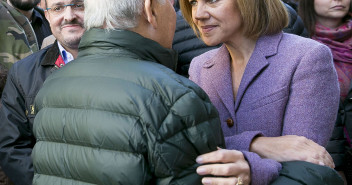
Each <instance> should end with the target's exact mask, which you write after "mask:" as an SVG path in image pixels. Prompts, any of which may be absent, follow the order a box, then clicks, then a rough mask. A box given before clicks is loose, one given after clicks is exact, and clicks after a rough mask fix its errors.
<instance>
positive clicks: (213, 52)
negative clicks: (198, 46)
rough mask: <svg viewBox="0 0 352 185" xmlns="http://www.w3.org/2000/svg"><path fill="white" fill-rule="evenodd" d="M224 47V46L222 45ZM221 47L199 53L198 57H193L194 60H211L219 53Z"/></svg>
mask: <svg viewBox="0 0 352 185" xmlns="http://www.w3.org/2000/svg"><path fill="white" fill-rule="evenodd" d="M220 48H222V47H220ZM220 48H215V49H212V50H209V51H207V52H205V53H203V54H201V55H198V56H196V57H194V58H193V60H192V62H193V61H197V62H198V61H202V62H203V63H204V62H206V61H207V60H210V59H212V58H213V57H214V56H216V55H217V53H218V52H219V50H220Z"/></svg>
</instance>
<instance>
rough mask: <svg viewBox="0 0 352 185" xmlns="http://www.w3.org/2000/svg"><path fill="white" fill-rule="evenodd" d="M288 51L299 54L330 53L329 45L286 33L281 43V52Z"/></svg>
mask: <svg viewBox="0 0 352 185" xmlns="http://www.w3.org/2000/svg"><path fill="white" fill-rule="evenodd" d="M280 51H281V52H288V53H291V54H294V55H297V56H304V55H306V56H307V55H311V56H314V55H330V49H329V47H328V46H326V45H324V44H322V43H320V42H318V41H316V40H313V39H310V38H305V37H301V36H297V35H293V34H288V33H284V34H283V36H282V39H281V42H280V45H279V52H280Z"/></svg>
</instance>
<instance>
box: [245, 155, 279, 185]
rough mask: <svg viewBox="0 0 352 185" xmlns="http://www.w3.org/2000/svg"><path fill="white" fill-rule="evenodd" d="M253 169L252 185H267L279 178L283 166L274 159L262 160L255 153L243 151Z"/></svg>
mask: <svg viewBox="0 0 352 185" xmlns="http://www.w3.org/2000/svg"><path fill="white" fill-rule="evenodd" d="M241 152H242V153H243V155H244V157H245V158H246V160H247V161H248V163H249V166H250V168H251V185H267V184H270V183H271V182H272V181H274V180H275V179H276V178H277V177H278V176H279V171H280V170H281V164H280V163H279V162H277V161H275V160H272V159H262V158H261V157H260V156H259V155H258V154H256V153H253V152H247V151H241Z"/></svg>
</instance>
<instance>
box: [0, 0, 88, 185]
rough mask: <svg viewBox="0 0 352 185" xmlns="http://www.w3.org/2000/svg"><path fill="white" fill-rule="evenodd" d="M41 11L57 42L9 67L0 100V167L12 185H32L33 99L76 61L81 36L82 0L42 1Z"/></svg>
mask: <svg viewBox="0 0 352 185" xmlns="http://www.w3.org/2000/svg"><path fill="white" fill-rule="evenodd" d="M65 4H69V5H66V6H64V5H65ZM45 7H46V11H45V16H46V18H47V20H48V21H49V23H50V26H51V30H52V33H53V35H54V36H55V37H56V38H57V41H56V42H55V43H54V44H52V45H51V46H48V47H46V48H44V49H42V50H40V51H38V52H36V53H34V54H32V55H30V56H28V57H26V58H24V59H22V60H20V61H18V62H16V63H15V64H14V65H13V66H12V68H11V70H10V72H9V74H8V79H7V82H6V85H5V88H4V91H3V93H2V98H1V104H3V105H2V107H1V108H0V130H1V134H0V166H2V167H3V170H4V172H5V173H6V174H7V175H8V176H9V178H10V179H11V181H13V182H14V184H16V185H27V184H28V185H29V184H32V179H33V165H32V159H31V153H32V148H33V146H34V143H35V138H34V136H33V132H32V128H33V121H34V117H35V114H34V110H33V108H34V98H35V97H36V95H37V93H38V91H39V89H40V88H41V87H42V84H43V82H44V81H45V79H46V78H47V77H48V76H49V75H51V74H52V73H54V72H55V71H56V70H57V69H59V68H61V67H63V66H65V64H67V63H68V62H70V61H71V60H73V59H74V58H76V57H77V53H78V45H79V42H80V39H81V37H82V35H83V32H84V22H83V19H84V4H83V0H75V1H67V0H46V1H45Z"/></svg>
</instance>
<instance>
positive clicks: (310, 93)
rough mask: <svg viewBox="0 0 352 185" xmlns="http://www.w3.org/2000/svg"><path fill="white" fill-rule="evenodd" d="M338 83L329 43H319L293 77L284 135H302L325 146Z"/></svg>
mask: <svg viewBox="0 0 352 185" xmlns="http://www.w3.org/2000/svg"><path fill="white" fill-rule="evenodd" d="M339 98H340V93H339V85H338V80H337V74H336V71H335V68H334V65H333V60H332V55H331V52H330V50H329V48H328V47H326V46H324V45H318V47H315V48H312V50H311V51H310V52H307V54H306V55H305V56H304V57H303V58H302V60H301V62H300V63H299V65H298V66H297V69H296V71H295V74H294V76H293V78H292V85H291V87H290V97H289V101H288V103H287V106H286V112H285V115H284V116H285V119H284V126H283V131H282V135H300V136H304V137H306V138H308V139H311V140H313V141H315V142H316V143H318V144H320V145H322V146H325V145H326V144H327V142H328V140H329V138H330V136H331V133H332V130H333V127H334V123H335V120H336V115H337V111H338V105H339Z"/></svg>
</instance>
